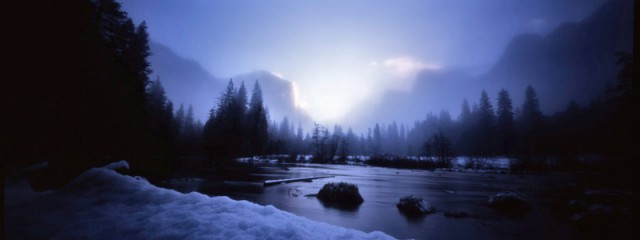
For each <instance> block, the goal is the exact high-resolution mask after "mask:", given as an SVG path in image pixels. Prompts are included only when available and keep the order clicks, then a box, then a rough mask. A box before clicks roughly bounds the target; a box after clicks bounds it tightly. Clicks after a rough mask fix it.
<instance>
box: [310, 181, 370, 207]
mask: <svg viewBox="0 0 640 240" xmlns="http://www.w3.org/2000/svg"><path fill="white" fill-rule="evenodd" d="M316 197H317V198H318V199H320V200H321V201H322V202H323V203H325V204H328V205H335V206H338V207H347V208H351V207H357V206H359V205H360V204H362V202H364V199H362V196H360V192H359V191H358V186H356V185H355V184H350V183H345V182H340V183H327V184H325V185H324V186H323V187H322V189H320V191H319V192H318V195H316Z"/></svg>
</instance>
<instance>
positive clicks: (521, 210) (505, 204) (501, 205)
mask: <svg viewBox="0 0 640 240" xmlns="http://www.w3.org/2000/svg"><path fill="white" fill-rule="evenodd" d="M487 205H489V207H491V208H493V209H495V210H496V211H498V212H501V213H503V214H505V215H511V216H522V215H524V214H526V213H528V212H529V211H530V210H531V206H530V205H529V204H528V203H527V202H525V201H524V200H523V199H522V198H521V197H520V196H518V195H517V194H515V193H514V192H500V193H496V194H494V195H491V196H490V197H489V200H488V201H487Z"/></svg>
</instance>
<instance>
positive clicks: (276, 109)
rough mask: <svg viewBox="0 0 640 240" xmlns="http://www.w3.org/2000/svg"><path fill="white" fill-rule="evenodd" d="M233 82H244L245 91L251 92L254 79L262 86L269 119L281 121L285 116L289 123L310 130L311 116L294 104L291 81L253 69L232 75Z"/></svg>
mask: <svg viewBox="0 0 640 240" xmlns="http://www.w3.org/2000/svg"><path fill="white" fill-rule="evenodd" d="M232 79H233V81H234V83H236V84H239V83H240V82H244V84H245V87H246V88H247V91H248V92H249V93H251V90H252V89H253V84H254V83H255V81H258V82H259V83H260V87H262V92H263V94H262V96H263V101H264V103H265V105H266V107H267V109H268V110H269V116H270V118H271V120H275V121H278V122H280V121H282V119H284V117H285V116H286V117H287V118H288V119H289V122H290V123H294V124H295V125H296V126H295V127H297V124H298V123H301V124H302V126H303V127H304V128H305V129H307V130H310V127H311V126H312V124H313V120H312V119H311V117H310V116H309V115H308V114H307V113H306V112H305V111H304V110H303V109H301V108H299V107H297V106H296V105H295V95H294V93H295V89H294V85H293V83H292V82H291V81H289V80H286V79H283V78H280V77H278V76H276V75H274V74H272V73H270V72H267V71H254V72H251V73H245V74H241V75H237V76H234V77H233V78H232Z"/></svg>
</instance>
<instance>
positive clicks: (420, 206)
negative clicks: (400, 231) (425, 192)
mask: <svg viewBox="0 0 640 240" xmlns="http://www.w3.org/2000/svg"><path fill="white" fill-rule="evenodd" d="M396 206H397V207H398V210H400V212H402V213H403V214H405V215H408V216H414V217H416V216H422V215H426V214H431V213H434V212H436V208H434V207H433V206H431V204H429V203H428V202H427V201H425V200H424V199H422V198H419V197H416V196H406V197H403V198H401V199H400V202H399V203H398V204H396Z"/></svg>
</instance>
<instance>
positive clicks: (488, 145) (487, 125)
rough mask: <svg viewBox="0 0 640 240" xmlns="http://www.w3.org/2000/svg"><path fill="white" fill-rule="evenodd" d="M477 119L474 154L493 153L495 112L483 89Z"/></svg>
mask: <svg viewBox="0 0 640 240" xmlns="http://www.w3.org/2000/svg"><path fill="white" fill-rule="evenodd" d="M477 114H478V119H477V121H478V122H477V128H476V134H479V135H477V138H476V139H477V140H479V141H478V142H477V145H476V149H475V151H476V154H480V155H491V154H493V153H494V149H493V148H494V144H495V140H496V139H495V136H496V134H495V114H494V112H493V106H492V105H491V101H490V100H489V95H487V92H485V91H484V90H483V91H482V94H481V96H480V105H479V106H478V113H477Z"/></svg>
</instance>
